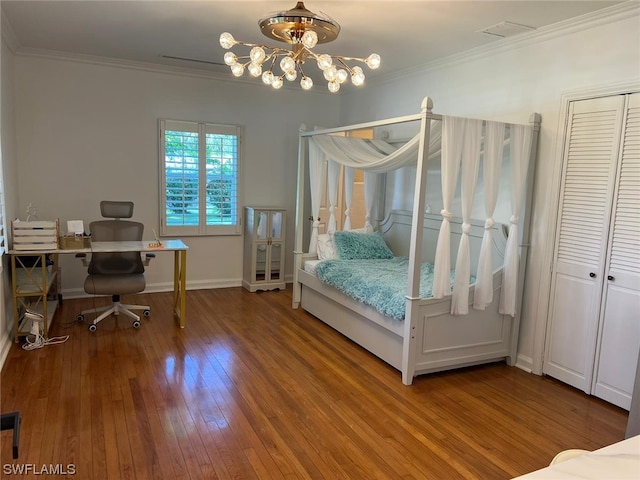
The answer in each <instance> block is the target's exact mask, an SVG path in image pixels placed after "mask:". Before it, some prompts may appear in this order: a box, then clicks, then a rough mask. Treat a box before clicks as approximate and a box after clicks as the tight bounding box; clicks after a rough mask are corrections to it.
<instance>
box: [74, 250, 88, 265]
mask: <svg viewBox="0 0 640 480" xmlns="http://www.w3.org/2000/svg"><path fill="white" fill-rule="evenodd" d="M76 258H79V259H80V260H81V261H82V265H84V266H85V267H88V266H89V261H88V260H87V254H86V253H76Z"/></svg>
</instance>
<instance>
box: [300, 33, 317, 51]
mask: <svg viewBox="0 0 640 480" xmlns="http://www.w3.org/2000/svg"><path fill="white" fill-rule="evenodd" d="M317 43H318V34H317V33H316V32H314V31H313V30H306V31H305V32H304V34H303V35H302V44H303V45H304V46H305V47H307V48H308V49H312V48H313V47H315V46H316V44H317Z"/></svg>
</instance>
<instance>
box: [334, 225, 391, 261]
mask: <svg viewBox="0 0 640 480" xmlns="http://www.w3.org/2000/svg"><path fill="white" fill-rule="evenodd" d="M333 244H334V246H335V249H336V253H337V254H338V258H340V259H342V260H356V259H368V258H387V259H388V258H393V252H392V251H391V250H389V247H387V244H386V243H385V241H384V238H383V237H382V235H381V234H380V233H379V232H374V233H358V232H349V231H338V232H335V233H334V234H333Z"/></svg>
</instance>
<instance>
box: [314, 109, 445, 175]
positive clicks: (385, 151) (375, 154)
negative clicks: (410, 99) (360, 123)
mask: <svg viewBox="0 0 640 480" xmlns="http://www.w3.org/2000/svg"><path fill="white" fill-rule="evenodd" d="M431 124H432V127H431V138H430V142H429V152H430V154H431V153H434V152H437V151H439V149H440V140H441V129H440V128H439V124H440V122H436V121H431ZM419 144H420V134H417V135H416V136H414V137H413V138H412V139H410V140H409V141H408V142H407V143H405V144H404V145H402V146H401V147H400V148H396V147H394V146H393V145H391V144H389V143H387V142H385V141H383V140H375V139H374V140H367V139H363V138H355V137H343V136H336V135H316V136H314V137H311V138H310V139H309V154H310V155H309V156H310V157H311V152H312V151H314V150H318V149H319V150H320V151H322V152H323V153H324V154H325V155H326V156H327V158H330V159H332V160H335V161H336V162H338V163H339V164H341V165H344V166H346V167H352V168H358V169H360V170H365V171H367V172H376V173H383V172H390V171H391V170H395V169H397V168H400V167H404V166H406V165H412V164H415V163H416V158H417V155H418V146H419Z"/></svg>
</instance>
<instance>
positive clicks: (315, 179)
mask: <svg viewBox="0 0 640 480" xmlns="http://www.w3.org/2000/svg"><path fill="white" fill-rule="evenodd" d="M324 163H325V160H324V156H323V155H322V152H320V151H318V150H317V149H312V148H309V186H310V190H311V215H312V217H313V226H312V227H311V239H310V241H309V253H313V254H316V253H317V251H318V226H319V225H320V207H321V203H322V192H323V191H324V185H323V181H322V180H323V178H324V176H323V173H324Z"/></svg>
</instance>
